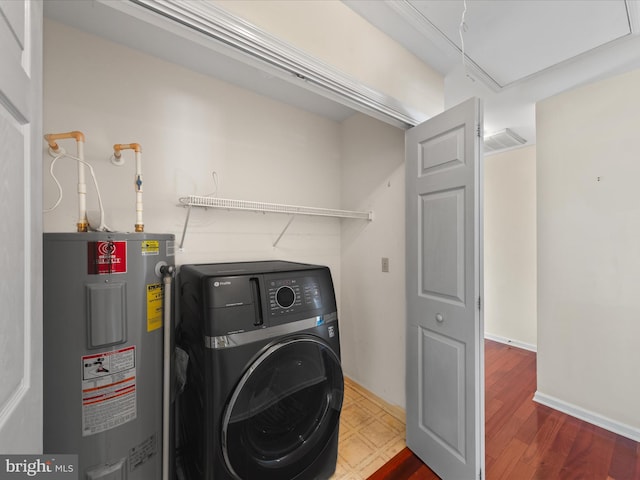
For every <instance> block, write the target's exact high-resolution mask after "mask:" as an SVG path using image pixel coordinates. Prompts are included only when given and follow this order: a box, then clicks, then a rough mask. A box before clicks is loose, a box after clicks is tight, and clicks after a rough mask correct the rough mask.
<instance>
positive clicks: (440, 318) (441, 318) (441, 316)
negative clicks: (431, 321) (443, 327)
mask: <svg viewBox="0 0 640 480" xmlns="http://www.w3.org/2000/svg"><path fill="white" fill-rule="evenodd" d="M436 322H438V323H442V322H444V316H443V315H442V314H441V313H436Z"/></svg>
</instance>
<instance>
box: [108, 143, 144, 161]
mask: <svg viewBox="0 0 640 480" xmlns="http://www.w3.org/2000/svg"><path fill="white" fill-rule="evenodd" d="M122 150H133V151H134V152H136V153H140V152H142V148H141V147H140V144H139V143H116V144H115V145H114V146H113V156H114V157H116V158H120V157H121V156H122V153H121V151H122Z"/></svg>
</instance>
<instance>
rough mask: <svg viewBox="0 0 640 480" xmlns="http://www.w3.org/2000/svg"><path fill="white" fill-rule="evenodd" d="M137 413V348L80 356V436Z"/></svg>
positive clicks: (121, 422) (122, 421) (107, 427)
mask: <svg viewBox="0 0 640 480" xmlns="http://www.w3.org/2000/svg"><path fill="white" fill-rule="evenodd" d="M136 416H137V410H136V347H135V346H131V347H126V348H122V349H120V350H115V351H110V352H102V353H96V354H94V355H85V356H83V357H82V436H83V437H86V436H88V435H94V434H96V433H100V432H104V431H106V430H110V429H112V428H115V427H118V426H120V425H122V424H123V423H127V422H129V421H131V420H133V419H135V418H136Z"/></svg>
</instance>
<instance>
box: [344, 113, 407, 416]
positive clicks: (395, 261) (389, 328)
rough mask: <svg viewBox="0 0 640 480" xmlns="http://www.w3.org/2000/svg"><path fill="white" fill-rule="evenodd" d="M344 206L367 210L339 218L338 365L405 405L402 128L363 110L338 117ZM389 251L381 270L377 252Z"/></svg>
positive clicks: (369, 387) (384, 252) (369, 388)
mask: <svg viewBox="0 0 640 480" xmlns="http://www.w3.org/2000/svg"><path fill="white" fill-rule="evenodd" d="M342 134H343V143H342V151H343V156H344V158H343V171H342V198H343V202H344V205H345V207H347V208H350V209H356V210H365V211H366V210H373V212H374V215H375V217H374V221H373V222H371V223H369V224H363V223H354V222H344V223H343V226H342V317H341V319H344V320H345V321H343V322H342V323H341V340H342V345H343V349H342V355H343V359H344V368H345V373H346V374H347V375H348V376H349V377H351V378H353V379H354V380H356V381H357V382H358V383H359V384H361V385H362V386H364V387H365V388H367V389H368V390H370V391H372V392H374V393H376V394H377V395H378V396H380V397H382V398H383V399H384V400H386V401H387V402H389V403H391V404H395V405H400V406H402V407H403V408H404V406H405V323H406V319H405V298H406V297H405V268H404V263H405V256H404V252H405V241H404V240H405V216H404V205H405V198H404V192H405V189H404V183H405V180H404V132H403V131H402V130H399V129H396V128H394V127H391V126H389V125H386V124H383V123H381V122H379V121H377V120H375V119H372V118H369V117H366V116H364V115H354V116H352V117H351V118H349V119H347V120H346V121H345V122H343V127H342ZM382 257H387V258H389V272H388V273H383V272H382V268H381V258H382Z"/></svg>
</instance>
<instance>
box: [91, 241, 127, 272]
mask: <svg viewBox="0 0 640 480" xmlns="http://www.w3.org/2000/svg"><path fill="white" fill-rule="evenodd" d="M87 245H88V270H89V274H90V275H103V274H109V273H126V272H127V242H125V241H119V242H89V243H88V244H87Z"/></svg>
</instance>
